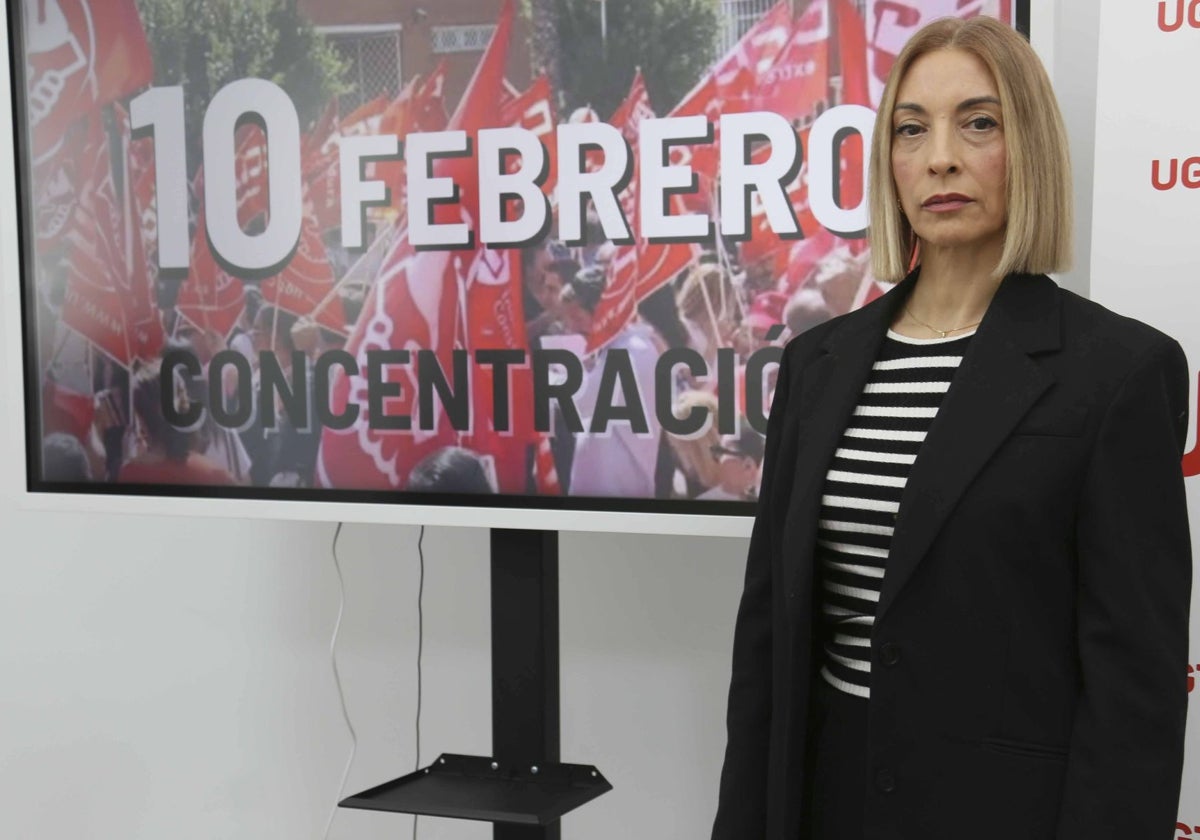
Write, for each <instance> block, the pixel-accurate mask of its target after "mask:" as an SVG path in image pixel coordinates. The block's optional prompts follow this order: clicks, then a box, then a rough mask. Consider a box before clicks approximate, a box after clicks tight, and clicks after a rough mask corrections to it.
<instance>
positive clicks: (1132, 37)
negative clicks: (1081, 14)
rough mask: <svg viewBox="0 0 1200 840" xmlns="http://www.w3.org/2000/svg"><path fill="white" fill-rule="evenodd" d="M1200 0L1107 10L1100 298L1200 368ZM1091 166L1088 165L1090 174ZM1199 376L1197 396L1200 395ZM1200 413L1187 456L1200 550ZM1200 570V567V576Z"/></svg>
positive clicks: (1198, 663) (1193, 731)
mask: <svg viewBox="0 0 1200 840" xmlns="http://www.w3.org/2000/svg"><path fill="white" fill-rule="evenodd" d="M1197 79H1200V0H1163V1H1162V2H1157V3H1155V2H1146V1H1145V0H1143V1H1142V2H1136V3H1135V2H1130V1H1129V0H1106V2H1104V3H1103V6H1102V8H1101V20H1100V61H1099V79H1098V95H1097V103H1096V162H1095V193H1094V216H1093V222H1092V224H1093V230H1092V243H1093V246H1092V278H1091V290H1092V292H1091V296H1092V298H1093V299H1095V300H1097V301H1098V302H1100V303H1102V304H1104V305H1105V306H1108V307H1111V308H1112V309H1114V310H1116V311H1118V312H1120V313H1122V314H1125V315H1130V316H1132V317H1134V318H1137V319H1139V320H1142V321H1145V322H1147V323H1149V324H1152V325H1154V326H1155V327H1157V328H1159V329H1161V330H1163V331H1164V332H1166V333H1168V334H1169V335H1171V336H1173V337H1175V338H1176V339H1178V340H1179V341H1180V343H1181V344H1182V345H1183V349H1184V350H1185V351H1186V352H1187V355H1188V359H1189V362H1190V365H1191V368H1192V370H1193V372H1194V373H1195V372H1197V371H1200V318H1198V317H1197V311H1198V310H1200V109H1198V108H1197V106H1196V103H1195V98H1194V97H1192V96H1190V95H1189V92H1190V91H1192V90H1194V88H1195V84H1196V80H1197ZM1081 174H1082V173H1081ZM1195 398H1196V392H1195V386H1193V403H1192V404H1193V406H1195V405H1196V401H1195ZM1196 413H1197V412H1196V411H1195V410H1193V413H1192V421H1191V423H1192V430H1191V432H1190V436H1189V444H1188V449H1189V450H1190V451H1189V452H1188V453H1187V455H1186V456H1185V458H1184V471H1185V473H1186V474H1187V475H1188V476H1189V478H1188V489H1189V495H1190V508H1191V515H1192V534H1193V538H1194V540H1195V541H1196V543H1197V544H1196V545H1195V546H1194V548H1193V551H1194V553H1195V555H1196V556H1197V557H1200V478H1196V477H1195V476H1197V474H1200V446H1197V445H1196V443H1195V441H1196V431H1195V430H1196V428H1197V417H1196ZM1197 577H1198V578H1200V575H1198V576H1197ZM1198 590H1200V587H1196V586H1194V587H1193V594H1192V598H1193V601H1192V656H1191V661H1192V665H1191V666H1190V667H1189V668H1188V676H1189V680H1188V686H1189V689H1190V690H1191V696H1192V698H1194V699H1192V704H1191V709H1190V712H1189V719H1188V736H1187V737H1188V754H1187V761H1186V764H1185V768H1184V778H1183V795H1182V798H1181V801H1180V805H1179V817H1178V825H1177V826H1176V838H1178V840H1183V838H1200V604H1198V603H1197V601H1198V600H1200V599H1198V598H1197V591H1198Z"/></svg>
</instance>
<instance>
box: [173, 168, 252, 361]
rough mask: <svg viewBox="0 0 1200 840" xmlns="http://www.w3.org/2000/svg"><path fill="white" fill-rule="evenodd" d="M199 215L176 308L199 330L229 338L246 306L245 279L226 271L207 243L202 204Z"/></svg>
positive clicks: (201, 175)
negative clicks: (186, 272) (243, 280)
mask: <svg viewBox="0 0 1200 840" xmlns="http://www.w3.org/2000/svg"><path fill="white" fill-rule="evenodd" d="M202 178H203V172H201V174H200V175H198V176H197V181H199V180H200V179H202ZM196 215H197V223H196V233H195V236H194V238H193V239H192V258H191V263H190V268H189V269H188V276H187V279H186V280H184V281H183V285H182V286H181V287H180V289H179V297H178V298H177V299H176V301H175V308H176V309H177V310H178V311H179V314H180V315H182V316H183V317H184V318H186V319H187V320H188V321H190V322H191V323H192V324H193V325H195V327H196V328H197V329H200V330H203V331H204V332H206V333H208V332H213V333H216V334H217V335H219V336H220V337H222V338H226V339H227V338H229V335H230V333H232V332H233V328H234V327H235V326H236V325H237V321H238V318H240V317H241V315H242V310H243V309H244V308H245V305H246V290H245V286H244V285H243V284H242V281H241V280H239V279H238V278H237V277H234V276H232V275H231V274H229V272H227V271H225V269H223V268H222V267H221V266H220V265H219V264H218V263H217V260H216V257H214V256H213V252H212V247H211V246H210V245H209V244H208V227H207V225H206V224H205V216H204V206H203V204H202V205H201V207H200V212H199V213H197V214H196Z"/></svg>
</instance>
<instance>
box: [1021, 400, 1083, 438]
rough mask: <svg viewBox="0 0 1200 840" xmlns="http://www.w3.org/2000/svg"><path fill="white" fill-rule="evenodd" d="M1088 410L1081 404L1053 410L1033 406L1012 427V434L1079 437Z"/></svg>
mask: <svg viewBox="0 0 1200 840" xmlns="http://www.w3.org/2000/svg"><path fill="white" fill-rule="evenodd" d="M1087 417H1088V410H1087V409H1086V408H1084V407H1083V406H1081V405H1072V406H1067V407H1066V408H1060V409H1057V410H1054V411H1051V410H1049V409H1042V410H1038V409H1037V408H1034V409H1033V410H1032V411H1030V412H1029V413H1028V414H1026V415H1025V417H1024V418H1023V419H1022V420H1021V423H1020V425H1018V426H1017V427H1016V428H1015V429H1013V434H1014V435H1041V436H1044V437H1079V436H1080V435H1082V434H1083V430H1084V427H1085V426H1086V425H1087Z"/></svg>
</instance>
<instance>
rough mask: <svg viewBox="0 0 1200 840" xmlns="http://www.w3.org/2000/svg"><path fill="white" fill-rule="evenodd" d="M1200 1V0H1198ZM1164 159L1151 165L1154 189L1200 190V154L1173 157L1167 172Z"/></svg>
mask: <svg viewBox="0 0 1200 840" xmlns="http://www.w3.org/2000/svg"><path fill="white" fill-rule="evenodd" d="M1196 2H1197V3H1200V0H1196ZM1162 170H1163V161H1161V160H1157V159H1156V160H1155V161H1154V162H1153V163H1152V164H1151V166H1150V183H1151V184H1153V185H1154V189H1156V190H1159V191H1161V192H1166V191H1167V190H1173V189H1175V187H1176V185H1181V186H1183V187H1184V188H1185V189H1189V190H1200V155H1197V156H1196V157H1190V158H1188V159H1187V160H1184V161H1180V160H1179V158H1171V159H1170V160H1169V161H1167V162H1166V170H1167V172H1166V174H1165V175H1164V174H1163V171H1162Z"/></svg>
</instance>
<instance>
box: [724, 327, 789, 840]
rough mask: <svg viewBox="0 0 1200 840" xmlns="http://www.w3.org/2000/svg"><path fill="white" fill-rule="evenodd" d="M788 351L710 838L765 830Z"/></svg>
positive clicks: (740, 618) (741, 617)
mask: <svg viewBox="0 0 1200 840" xmlns="http://www.w3.org/2000/svg"><path fill="white" fill-rule="evenodd" d="M787 357H788V353H787V352H786V351H785V352H784V355H783V359H782V360H781V361H780V366H779V372H778V375H777V377H776V384H775V395H774V397H773V398H772V401H771V413H770V417H769V418H768V421H767V440H766V452H765V454H764V456H763V474H762V481H761V484H760V489H759V500H758V508H757V511H756V514H755V517H754V529H753V531H752V533H751V536H750V549H749V553H748V555H747V558H746V576H745V584H744V587H743V589H742V599H741V604H740V606H739V607H738V613H737V622H736V624H735V627H734V635H733V668H732V677H731V679H730V686H729V705H728V707H727V712H726V730H727V736H728V740H727V742H726V747H725V763H724V766H723V767H722V770H721V785H720V794H719V799H718V803H717V816H716V820H715V822H714V824H713V832H712V838H713V840H751V838H761V837H763V836H764V835H765V834H766V811H767V755H768V740H769V733H770V728H771V693H772V685H771V620H772V619H771V554H772V552H771V545H770V543H771V532H772V527H773V526H772V522H771V520H772V516H773V509H774V508H775V507H776V506H777V505H778V500H777V499H776V498H775V497H776V496H777V494H778V492H779V491H778V482H779V478H778V475H779V466H780V465H779V463H778V461H779V450H780V443H781V440H780V438H781V436H782V428H783V419H784V414H785V412H786V410H787V399H788V397H787V392H788V390H789V387H790V374H789V370H788V368H789V363H788V359H787Z"/></svg>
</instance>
